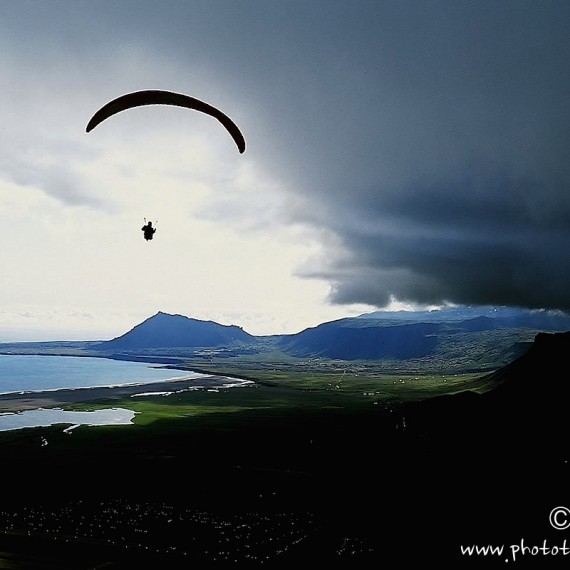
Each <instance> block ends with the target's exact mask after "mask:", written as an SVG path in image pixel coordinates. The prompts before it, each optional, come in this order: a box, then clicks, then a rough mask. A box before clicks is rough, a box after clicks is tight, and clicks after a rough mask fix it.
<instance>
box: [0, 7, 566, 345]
mask: <svg viewBox="0 0 570 570" xmlns="http://www.w3.org/2000/svg"><path fill="white" fill-rule="evenodd" d="M0 14H1V18H0V106H1V108H2V111H3V112H2V120H1V123H0V219H1V222H2V230H3V231H2V247H1V249H0V255H1V268H2V270H1V272H0V341H1V342H8V341H26V340H95V339H108V338H113V337H115V336H119V335H121V334H123V333H124V332H126V331H127V330H129V329H130V328H132V327H133V326H135V325H136V324H138V323H140V322H141V321H143V320H144V319H146V318H148V317H150V316H151V315H153V314H155V313H156V312H157V311H163V312H167V313H175V314H183V315H185V316H188V317H193V318H198V319H204V320H214V321H216V322H219V323H221V324H226V325H229V324H235V325H238V326H241V327H243V328H244V329H245V330H246V331H247V332H249V333H251V334H256V335H269V334H284V333H295V332H299V331H300V330H303V329H304V328H307V327H310V326H315V325H317V324H319V323H321V322H324V321H328V320H334V319H337V318H341V317H345V316H353V315H358V314H361V313H364V312H369V311H372V310H376V309H383V308H408V309H413V308H424V307H430V306H441V305H444V304H467V305H478V304H481V305H502V306H520V307H528V308H545V309H561V310H566V311H567V310H570V295H569V292H570V256H569V255H568V244H569V243H570V241H569V238H570V192H569V190H570V184H569V183H570V160H568V149H569V148H570V144H569V143H570V140H569V139H570V108H569V103H568V102H569V101H570V97H569V95H570V92H569V87H570V67H569V66H568V61H570V35H569V34H568V27H569V24H570V3H568V2H567V1H566V0H560V1H552V0H541V1H540V2H536V1H534V0H533V1H527V0H478V1H477V2H473V1H472V0H447V1H441V0H433V1H428V0H424V1H419V0H373V1H365V0H350V1H348V0H345V1H338V0H272V1H270V2H268V1H267V0H240V1H239V2H235V0H161V1H160V2H157V1H152V2H151V1H147V0H137V1H134V0H97V1H95V0H90V1H86V0H50V2H45V1H44V0H18V1H17V2H16V1H13V0H0ZM142 89H164V90H169V91H175V92H179V93H184V94H187V95H190V96H193V97H195V98H198V99H201V100H203V101H206V102H208V103H210V104H211V105H214V106H215V107H217V108H219V109H220V110H222V111H223V112H224V113H225V114H227V115H228V116H230V117H231V118H232V119H233V120H234V122H235V123H236V124H237V125H238V126H239V128H240V129H241V131H242V132H243V134H244V136H245V139H246V144H247V148H246V151H245V152H244V153H243V154H240V153H239V152H237V149H236V146H235V144H234V142H233V140H232V139H231V137H230V136H229V135H228V133H227V132H226V131H225V129H224V128H223V127H222V126H221V124H220V123H218V122H217V121H216V120H215V119H213V118H212V117H209V116H207V115H205V114H202V113H199V112H196V111H191V110H187V109H182V108H176V107H169V106H153V107H144V108H143V107H140V108H137V109H131V110H127V111H124V112H122V113H120V114H118V115H115V116H113V117H111V118H109V119H108V120H107V121H105V122H104V123H102V124H100V125H99V126H97V127H96V128H95V129H94V130H93V131H91V132H89V133H86V131H85V127H86V125H87V123H88V121H89V119H90V118H91V116H92V115H93V114H94V113H95V112H96V111H97V110H98V109H99V108H100V107H101V106H103V105H104V104H105V103H106V102H108V101H110V100H112V99H114V98H115V97H118V96H120V95H123V94H125V93H129V92H132V91H137V90H142ZM145 218H146V219H150V220H152V221H153V222H157V223H156V227H157V233H156V234H155V238H154V239H153V240H152V241H149V242H147V241H145V240H144V239H143V236H142V232H141V227H142V225H143V223H144V219H145Z"/></svg>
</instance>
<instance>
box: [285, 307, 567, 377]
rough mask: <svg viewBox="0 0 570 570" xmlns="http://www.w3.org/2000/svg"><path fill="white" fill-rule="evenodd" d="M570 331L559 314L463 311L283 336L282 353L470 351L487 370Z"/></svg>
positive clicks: (361, 320) (382, 315)
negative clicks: (544, 337) (540, 337)
mask: <svg viewBox="0 0 570 570" xmlns="http://www.w3.org/2000/svg"><path fill="white" fill-rule="evenodd" d="M566 330H570V317H569V316H568V315H566V314H565V313H561V312H558V311H531V310H525V309H516V308H503V307H460V308H446V309H441V310H437V311H418V312H410V311H397V312H383V311H376V312H374V313H369V314H364V315H360V316H359V317H351V318H345V319H339V320H336V321H331V322H328V323H323V324H320V325H318V326H317V327H313V328H308V329H305V330H304V331H301V332H299V333H297V334H294V335H282V336H280V337H279V338H278V339H277V341H276V344H277V346H278V347H279V349H280V350H282V351H283V352H285V353H287V354H289V355H291V356H296V357H299V358H308V357H324V358H336V359H343V360H357V359H362V360H378V359H395V360H409V359H427V358H431V359H442V360H450V359H457V360H460V359H464V358H465V355H466V354H467V353H468V352H469V353H470V354H471V355H472V359H473V356H474V357H475V358H476V359H477V360H479V361H480V364H482V365H483V367H485V366H486V365H485V362H486V361H487V362H488V366H489V367H496V365H497V363H498V364H506V363H507V362H510V361H511V360H512V359H513V357H516V356H519V355H520V354H522V353H523V352H524V351H525V350H526V349H527V348H528V345H529V343H531V342H532V341H533V338H534V336H535V335H536V334H537V333H538V332H545V331H552V332H562V331H566Z"/></svg>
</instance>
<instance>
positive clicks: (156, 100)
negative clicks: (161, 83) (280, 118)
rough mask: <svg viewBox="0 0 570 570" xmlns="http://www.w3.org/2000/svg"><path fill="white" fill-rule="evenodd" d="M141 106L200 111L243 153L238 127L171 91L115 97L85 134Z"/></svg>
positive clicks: (215, 111) (140, 92)
mask: <svg viewBox="0 0 570 570" xmlns="http://www.w3.org/2000/svg"><path fill="white" fill-rule="evenodd" d="M143 105H176V106H178V107H187V108H188V109H195V110H196V111H201V112H202V113H206V114H208V115H211V116H212V117H214V118H216V119H218V121H220V123H222V125H223V126H224V127H225V128H226V130H227V131H228V132H229V133H230V135H231V136H232V138H233V139H234V141H235V143H236V145H237V147H238V150H239V152H240V153H243V152H244V151H245V139H244V136H243V134H242V133H241V131H240V130H239V128H238V126H237V125H236V124H235V123H234V122H233V121H232V120H231V119H230V118H229V117H228V116H227V115H225V114H224V113H222V112H221V111H220V110H219V109H216V108H215V107H212V105H208V103H204V101H200V100H199V99H195V98H194V97H190V96H189V95H183V94H181V93H173V92H172V91H160V90H153V89H151V90H146V91H135V92H133V93H127V94H126V95H122V96H121V97H117V98H116V99H113V100H112V101H109V103H107V104H106V105H103V107H101V108H100V109H99V110H98V111H97V112H96V113H95V114H94V115H93V117H91V120H90V121H89V123H88V124H87V128H86V129H85V130H86V131H87V132H90V131H92V130H93V129H94V128H95V127H96V126H97V125H98V124H99V123H101V122H103V121H104V120H105V119H108V118H109V117H111V116H112V115H115V114H116V113H120V112H121V111H124V110H126V109H132V108H133V107H141V106H143Z"/></svg>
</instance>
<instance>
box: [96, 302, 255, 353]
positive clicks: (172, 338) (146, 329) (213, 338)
mask: <svg viewBox="0 0 570 570" xmlns="http://www.w3.org/2000/svg"><path fill="white" fill-rule="evenodd" d="M252 339H253V337H252V336H251V335H250V334H248V333H247V332H245V331H244V330H243V329H241V328H240V327H237V326H235V325H231V326H227V325H220V324H218V323H215V322H213V321H201V320H198V319H191V318H189V317H185V316H183V315H171V314H168V313H163V312H160V311H159V312H158V313H157V314H156V315H153V316H152V317H150V318H148V319H147V320H145V321H143V322H142V323H140V324H139V325H137V326H135V327H134V328H132V329H131V330H130V331H128V332H127V333H125V334H123V335H121V336H119V337H116V338H114V339H112V340H108V341H104V342H101V343H99V344H97V345H96V346H94V347H93V348H95V349H98V350H139V349H144V348H164V347H169V348H182V347H220V346H230V345H232V344H235V343H243V342H249V341H251V340H252Z"/></svg>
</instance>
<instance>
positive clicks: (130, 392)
mask: <svg viewBox="0 0 570 570" xmlns="http://www.w3.org/2000/svg"><path fill="white" fill-rule="evenodd" d="M252 383H253V382H252V381H251V380H244V379H238V378H230V377H229V376H218V375H215V374H212V375H210V376H205V377H200V378H196V377H192V378H176V379H172V380H161V381H158V382H152V383H147V384H125V385H119V386H95V387H91V388H62V389H57V390H43V391H37V392H36V391H33V392H11V393H8V394H0V413H10V412H12V413H15V412H23V411H26V410H36V409H38V408H56V407H62V406H66V405H69V404H77V403H80V402H90V401H95V400H118V399H121V398H124V397H129V396H137V395H139V394H145V395H152V394H154V393H156V394H162V393H165V392H178V391H185V390H198V389H209V388H220V387H222V388H223V387H229V386H233V385H236V384H243V385H246V384H252Z"/></svg>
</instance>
